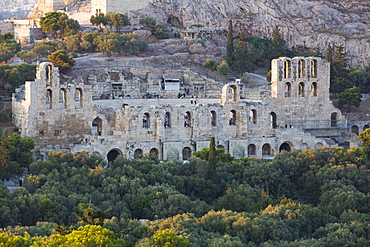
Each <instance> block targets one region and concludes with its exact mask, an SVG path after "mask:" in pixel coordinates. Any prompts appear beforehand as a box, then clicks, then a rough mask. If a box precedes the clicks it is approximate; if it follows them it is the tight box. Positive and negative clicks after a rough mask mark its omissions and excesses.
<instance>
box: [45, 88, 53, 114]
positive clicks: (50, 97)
mask: <svg viewBox="0 0 370 247" xmlns="http://www.w3.org/2000/svg"><path fill="white" fill-rule="evenodd" d="M52 108H53V92H52V91H51V89H48V90H46V109H52Z"/></svg>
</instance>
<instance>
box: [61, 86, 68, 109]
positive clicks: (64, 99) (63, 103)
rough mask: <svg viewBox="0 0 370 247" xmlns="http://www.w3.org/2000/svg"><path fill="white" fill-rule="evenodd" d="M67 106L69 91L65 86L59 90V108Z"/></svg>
mask: <svg viewBox="0 0 370 247" xmlns="http://www.w3.org/2000/svg"><path fill="white" fill-rule="evenodd" d="M66 108H67V93H66V90H65V89H64V88H62V89H60V91H59V109H66Z"/></svg>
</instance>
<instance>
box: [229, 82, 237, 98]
mask: <svg viewBox="0 0 370 247" xmlns="http://www.w3.org/2000/svg"><path fill="white" fill-rule="evenodd" d="M230 90H231V101H236V100H237V87H236V85H231V86H230Z"/></svg>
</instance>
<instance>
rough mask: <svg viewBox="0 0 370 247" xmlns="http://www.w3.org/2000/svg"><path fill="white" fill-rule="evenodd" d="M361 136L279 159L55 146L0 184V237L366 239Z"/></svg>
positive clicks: (259, 241)
mask: <svg viewBox="0 0 370 247" xmlns="http://www.w3.org/2000/svg"><path fill="white" fill-rule="evenodd" d="M360 140H361V141H362V142H363V143H364V146H363V147H360V148H351V149H350V150H344V149H342V148H326V147H322V148H319V149H318V150H303V151H299V150H296V151H292V152H283V153H281V154H279V155H278V156H277V157H276V158H275V159H273V160H262V159H255V158H242V159H233V158H232V157H231V156H229V155H226V154H225V153H224V152H223V151H222V150H219V149H214V145H210V148H209V149H205V150H202V151H200V152H197V153H195V155H196V156H197V157H194V158H192V159H190V160H189V162H185V163H182V162H180V161H176V160H171V161H161V162H159V161H158V160H155V159H142V160H128V159H124V158H122V157H120V156H119V157H118V158H117V159H116V160H115V161H114V162H112V163H111V164H109V165H108V166H106V164H105V162H104V161H103V160H102V159H101V158H99V157H97V156H89V155H88V154H87V153H75V154H69V153H64V152H54V153H50V154H49V156H48V159H47V160H46V161H38V162H35V163H33V164H31V165H30V172H31V174H30V175H29V176H28V177H27V178H26V179H25V181H24V187H21V188H18V189H17V190H16V191H15V192H14V193H9V191H8V190H7V189H6V188H5V187H4V186H1V187H0V194H1V200H0V211H1V213H0V217H1V219H0V223H1V226H2V227H6V226H8V227H7V228H5V229H4V230H3V233H1V235H0V243H2V241H3V242H4V241H5V242H6V241H21V240H22V239H23V240H22V241H25V243H26V242H27V241H31V242H32V241H34V242H35V241H36V242H37V241H41V242H43V243H45V244H44V246H53V245H52V244H51V243H52V242H53V241H54V242H55V241H60V243H63V244H65V243H69V242H68V241H73V240H72V239H74V238H72V236H75V235H79V234H85V233H84V231H93V232H95V231H98V232H101V233H99V234H96V236H97V238H98V237H99V238H102V239H105V240H104V241H110V242H109V243H111V244H112V246H114V245H113V244H116V246H120V244H124V243H125V244H126V245H127V246H187V245H188V244H190V245H192V246H302V245H309V246H333V243H335V246H355V245H356V246H357V245H360V246H367V245H369V244H370V235H368V234H367V232H369V231H370V201H369V200H370V197H369V193H370V183H369V179H370V177H369V154H370V151H369V150H370V146H369V144H370V141H369V140H370V129H368V130H366V131H364V132H362V133H361V134H360ZM210 162H211V163H210ZM215 162H216V163H215ZM211 164H216V165H211ZM213 169H216V176H215V175H213V172H210V171H212V170H213ZM143 218H144V219H149V220H150V221H145V222H139V221H137V220H135V219H143ZM42 222H43V223H42ZM47 222H52V223H56V224H57V225H55V224H52V223H47ZM16 224H20V225H23V226H17V227H10V226H11V225H13V226H14V225H16ZM94 225H95V227H93V226H94ZM82 226H85V227H82ZM81 227H82V228H81ZM86 234H87V233H86ZM94 234H95V233H94ZM36 236H44V237H36ZM70 238H71V240H70ZM91 238H92V239H91V241H95V240H94V237H91ZM4 239H5V240H4ZM10 239H12V240H10ZM19 239H21V240H19ZM123 240H124V242H123ZM102 241H103V240H102ZM120 241H121V242H120ZM27 243H30V242H27ZM161 243H162V244H161ZM165 243H171V244H168V245H165ZM176 243H177V245H176ZM48 244H49V245H48ZM23 246H30V244H28V245H27V244H24V245H23ZM61 246H64V245H61ZM66 246H67V245H66ZM74 246H77V245H74ZM81 246H83V245H81ZM106 246H110V245H106Z"/></svg>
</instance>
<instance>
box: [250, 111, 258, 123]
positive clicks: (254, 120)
mask: <svg viewBox="0 0 370 247" xmlns="http://www.w3.org/2000/svg"><path fill="white" fill-rule="evenodd" d="M250 120H251V122H252V124H257V111H256V110H254V109H253V110H251V111H250Z"/></svg>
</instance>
